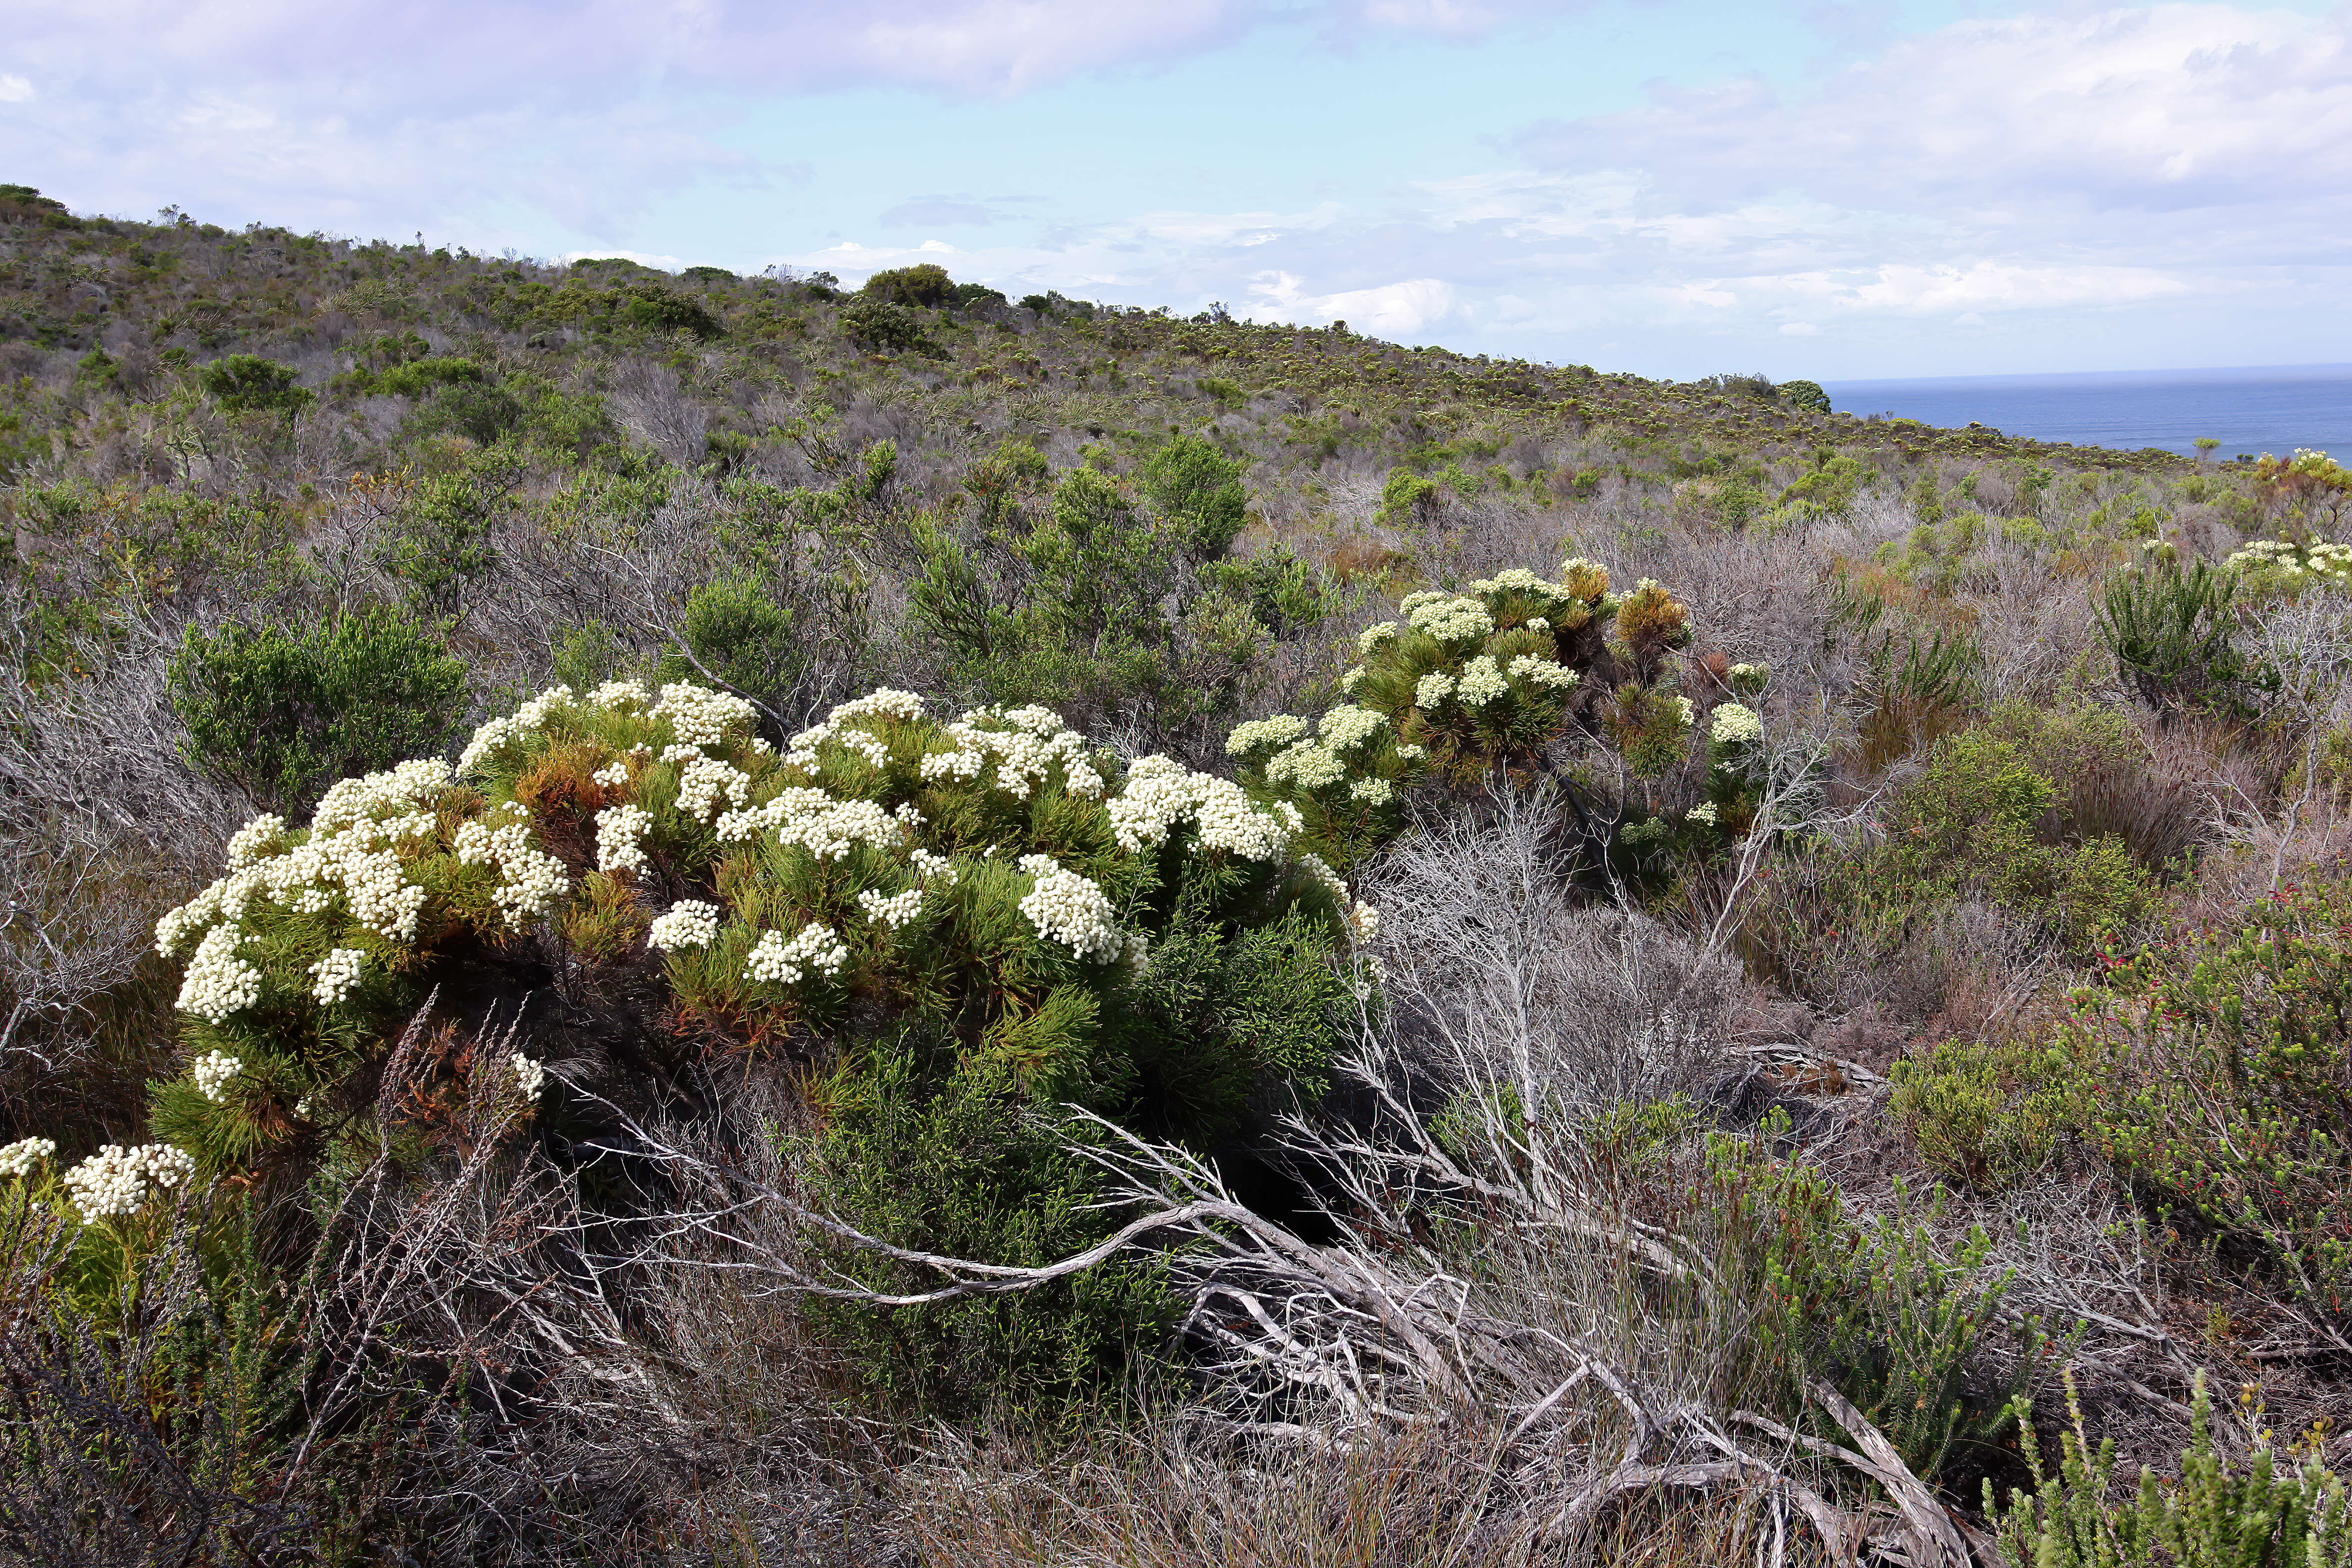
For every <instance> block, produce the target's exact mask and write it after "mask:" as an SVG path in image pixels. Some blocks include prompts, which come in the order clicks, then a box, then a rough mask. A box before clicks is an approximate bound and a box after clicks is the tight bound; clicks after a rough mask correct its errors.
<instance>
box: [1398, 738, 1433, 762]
mask: <svg viewBox="0 0 2352 1568" xmlns="http://www.w3.org/2000/svg"><path fill="white" fill-rule="evenodd" d="M1397 755H1398V756H1400V757H1402V758H1403V759H1404V760H1405V761H1406V762H1408V763H1417V762H1419V761H1421V759H1422V758H1423V757H1425V756H1427V755H1429V748H1428V747H1427V746H1423V745H1418V744H1416V743H1414V742H1411V741H1407V742H1405V743H1404V744H1403V745H1402V746H1399V747H1398V748H1397Z"/></svg>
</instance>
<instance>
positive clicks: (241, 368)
mask: <svg viewBox="0 0 2352 1568" xmlns="http://www.w3.org/2000/svg"><path fill="white" fill-rule="evenodd" d="M197 380H198V381H200V382H201V383H203V384H204V389H205V391H206V392H208V393H210V394H212V395H213V397H214V399H215V401H217V402H218V403H219V404H220V405H221V406H222V407H223V408H226V409H228V410H230V411H231V412H232V413H249V412H253V411H256V410H269V411H273V412H277V413H281V414H291V413H293V412H295V411H296V410H298V409H302V408H307V407H309V406H310V393H308V392H306V391H305V390H303V389H302V388H301V387H299V386H298V385H296V384H295V382H294V367H293V366H292V365H290V364H279V363H278V362H277V361H276V360H268V359H263V358H261V357H260V356H259V355H257V354H230V355H228V356H227V357H226V358H225V359H216V360H215V361H213V362H212V363H210V364H208V365H206V366H205V367H204V369H203V370H202V371H200V372H198V373H197Z"/></svg>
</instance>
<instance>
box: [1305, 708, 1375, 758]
mask: <svg viewBox="0 0 2352 1568" xmlns="http://www.w3.org/2000/svg"><path fill="white" fill-rule="evenodd" d="M1388 722H1389V721H1388V719H1387V718H1386V717H1385V716H1384V715H1382V714H1380V713H1376V712H1374V711H1373V710H1371V709H1369V708H1358V707H1356V706H1354V705H1352V704H1343V705H1342V706H1340V707H1338V708H1334V709H1332V710H1331V711H1329V712H1328V713H1326V714H1324V715H1323V719H1322V721H1321V722H1320V723H1318V725H1316V727H1315V732H1316V734H1317V735H1318V737H1319V738H1320V739H1321V740H1322V742H1323V744H1324V745H1326V746H1328V748H1330V749H1331V750H1332V751H1334V752H1340V753H1343V754H1344V753H1346V752H1352V751H1354V750H1355V749H1356V748H1357V747H1359V746H1360V745H1362V744H1363V743H1364V742H1367V741H1370V739H1372V738H1373V737H1374V736H1375V735H1378V734H1379V733H1380V732H1381V731H1382V730H1384V729H1386V728H1387V727H1388Z"/></svg>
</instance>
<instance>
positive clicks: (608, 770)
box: [588, 761, 629, 789]
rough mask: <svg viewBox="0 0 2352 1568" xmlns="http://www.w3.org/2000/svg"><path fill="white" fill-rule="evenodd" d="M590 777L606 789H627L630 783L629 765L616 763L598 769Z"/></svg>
mask: <svg viewBox="0 0 2352 1568" xmlns="http://www.w3.org/2000/svg"><path fill="white" fill-rule="evenodd" d="M588 776H589V777H590V778H592V779H594V780H595V781H596V783H597V784H599V785H601V786H602V787H604V788H605V789H625V788H627V787H628V783H629V764H628V763H625V762H618V761H616V762H614V763H608V764H607V765H605V766H604V767H601V768H598V769H597V770H596V771H595V772H594V773H590V774H589V775H588Z"/></svg>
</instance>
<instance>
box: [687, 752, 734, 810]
mask: <svg viewBox="0 0 2352 1568" xmlns="http://www.w3.org/2000/svg"><path fill="white" fill-rule="evenodd" d="M750 798H751V774H750V773H745V772H743V770H741V769H740V768H738V767H735V766H733V765H732V764H731V763H722V762H720V761H719V760H718V759H717V758H715V757H704V756H698V757H696V758H695V759H694V760H693V761H692V762H690V763H687V764H686V768H685V770H684V771H683V772H682V773H679V774H678V776H677V804H678V809H679V810H681V811H683V812H685V813H686V814H687V816H690V817H692V818H694V820H695V821H697V822H709V820H710V818H711V816H712V814H714V813H715V812H717V811H718V809H719V802H720V801H722V800H723V801H725V802H726V803H727V804H728V805H731V806H734V807H737V808H738V809H740V808H741V806H742V805H743V803H744V802H745V801H746V800H749V799H750Z"/></svg>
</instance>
